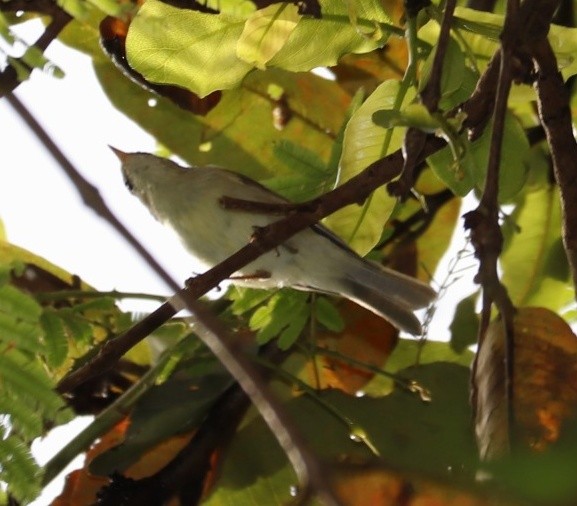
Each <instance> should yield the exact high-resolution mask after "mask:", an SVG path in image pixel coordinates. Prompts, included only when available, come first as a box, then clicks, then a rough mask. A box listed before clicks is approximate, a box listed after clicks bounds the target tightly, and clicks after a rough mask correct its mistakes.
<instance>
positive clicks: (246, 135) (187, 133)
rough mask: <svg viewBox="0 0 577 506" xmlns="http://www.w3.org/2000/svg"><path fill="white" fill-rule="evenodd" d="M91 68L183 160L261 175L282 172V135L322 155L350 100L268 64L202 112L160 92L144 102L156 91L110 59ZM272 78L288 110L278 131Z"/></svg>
mask: <svg viewBox="0 0 577 506" xmlns="http://www.w3.org/2000/svg"><path fill="white" fill-rule="evenodd" d="M96 72H97V75H98V78H99V80H100V82H101V84H102V86H103V88H104V91H105V92H106V94H107V95H108V97H109V99H110V100H111V102H112V103H113V104H114V105H115V106H116V107H117V108H118V109H119V110H120V111H122V112H123V113H124V114H126V115H127V116H128V117H130V118H131V119H133V120H134V121H136V122H137V123H138V124H139V125H140V126H141V127H142V128H144V129H145V130H146V131H148V132H149V133H150V134H151V135H153V136H154V137H155V138H156V139H157V140H158V141H159V142H160V143H162V144H163V145H164V146H166V147H167V148H168V149H169V150H171V151H172V152H174V153H175V154H177V155H179V156H180V157H182V158H183V159H184V160H186V161H187V162H189V163H191V164H194V165H210V164H213V165H220V166H222V167H226V168H229V169H231V170H236V171H238V172H242V173H243V174H245V175H247V176H250V177H252V178H254V179H259V180H263V179H267V178H270V177H271V176H272V175H275V176H276V175H281V174H286V173H287V171H288V169H287V166H286V164H285V163H284V161H283V160H282V159H281V158H279V157H278V156H277V153H276V144H277V143H279V142H281V140H282V142H291V143H293V144H295V145H298V146H299V147H301V148H303V149H306V150H308V151H310V152H311V153H314V154H315V155H316V156H317V157H318V158H319V159H321V160H325V161H326V160H328V158H329V156H330V152H331V149H332V144H333V138H334V136H335V135H336V132H338V130H339V128H340V127H341V123H342V121H343V118H344V114H345V111H346V109H347V107H348V104H349V101H350V98H349V97H348V96H347V95H346V94H345V93H344V92H343V91H342V90H341V89H340V88H339V86H338V85H337V84H336V83H334V82H331V81H326V80H324V79H322V78H320V77H317V76H315V75H313V74H310V73H309V74H289V73H286V72H283V71H279V70H268V71H266V72H254V73H252V74H251V75H250V76H249V77H248V78H247V79H246V80H245V82H244V83H243V86H242V88H240V89H238V90H231V91H228V92H225V93H223V98H222V100H221V102H220V103H219V104H218V106H216V107H215V108H214V109H213V110H212V111H211V112H210V113H208V114H207V115H206V116H205V117H203V118H200V117H198V116H194V115H192V114H190V113H189V112H186V111H184V110H182V109H180V108H179V107H177V106H175V105H173V104H172V103H170V102H169V101H168V100H167V99H164V98H158V102H157V104H156V106H155V107H149V106H148V105H147V103H148V101H149V99H150V98H152V97H154V95H151V93H149V92H147V91H145V90H143V89H141V88H139V87H138V86H137V85H135V84H134V83H132V82H131V81H129V80H128V79H126V77H125V76H123V75H122V74H121V73H120V72H119V71H118V70H117V69H116V68H115V67H114V66H112V64H110V63H97V64H96ZM271 85H276V86H280V87H281V88H282V89H283V90H284V93H285V96H286V100H287V102H288V106H289V107H290V108H291V111H292V118H291V119H290V120H289V122H288V123H287V125H286V126H285V128H284V130H282V131H278V130H277V129H276V128H275V126H274V124H273V120H272V110H273V107H274V104H273V100H272V99H271V98H270V97H269V95H268V91H267V90H268V89H269V87H270V86H271ZM325 163H326V162H325Z"/></svg>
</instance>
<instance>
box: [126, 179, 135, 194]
mask: <svg viewBox="0 0 577 506" xmlns="http://www.w3.org/2000/svg"><path fill="white" fill-rule="evenodd" d="M124 184H125V185H126V188H128V191H129V192H133V191H134V185H133V184H132V181H131V180H130V178H129V177H128V176H126V175H125V176H124Z"/></svg>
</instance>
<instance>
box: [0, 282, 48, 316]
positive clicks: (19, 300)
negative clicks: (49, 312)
mask: <svg viewBox="0 0 577 506" xmlns="http://www.w3.org/2000/svg"><path fill="white" fill-rule="evenodd" d="M0 311H2V312H4V313H8V314H9V315H10V316H11V317H12V318H13V319H14V320H23V321H25V322H29V323H35V322H37V321H38V318H39V317H40V314H41V313H42V308H41V307H40V305H39V304H38V303H37V302H36V301H35V300H34V299H33V298H32V297H30V296H29V295H26V294H25V293H24V292H22V291H20V290H18V289H17V288H15V287H14V286H11V285H4V286H2V287H0Z"/></svg>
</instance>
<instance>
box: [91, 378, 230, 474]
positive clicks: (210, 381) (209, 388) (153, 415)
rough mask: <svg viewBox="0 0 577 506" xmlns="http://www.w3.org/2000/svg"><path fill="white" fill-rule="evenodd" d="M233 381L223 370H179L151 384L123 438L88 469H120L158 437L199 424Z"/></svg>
mask: <svg viewBox="0 0 577 506" xmlns="http://www.w3.org/2000/svg"><path fill="white" fill-rule="evenodd" d="M232 382H233V380H232V379H231V377H230V375H229V374H227V373H226V372H224V373H223V372H222V371H221V372H219V373H214V372H212V374H210V373H207V374H204V375H202V376H200V377H198V376H197V377H192V378H191V377H187V376H186V375H184V374H183V373H181V374H179V375H177V376H173V377H172V378H171V379H169V380H168V381H166V382H165V383H163V384H161V385H157V386H153V387H152V388H151V389H150V390H149V391H148V392H146V393H145V394H144V395H143V396H142V398H141V399H140V400H139V401H138V403H137V404H136V406H135V408H134V410H133V412H132V415H131V417H130V426H129V428H128V430H127V432H126V436H125V438H124V441H123V442H122V443H121V444H120V445H118V446H115V447H113V448H111V449H110V450H108V451H106V452H104V453H103V454H100V455H99V456H97V457H96V458H94V459H93V460H92V462H91V464H90V472H91V473H94V474H96V475H101V476H106V475H109V474H110V473H112V472H114V471H123V470H125V469H126V468H127V467H129V466H130V465H132V464H133V463H134V462H135V461H137V460H138V459H139V458H140V457H141V456H142V455H143V453H145V452H146V451H148V450H150V449H151V448H153V447H154V446H156V445H158V444H159V443H160V442H161V441H163V440H166V439H167V438H169V437H171V436H174V435H175V434H180V433H182V432H185V431H188V430H192V429H193V428H195V427H197V426H199V425H200V423H201V422H202V420H203V419H204V418H205V417H206V414H207V411H208V410H209V409H210V407H211V406H212V405H213V403H214V401H215V400H216V399H217V398H218V397H219V396H220V395H222V393H223V392H224V391H225V390H226V389H227V388H228V387H230V385H231V384H232Z"/></svg>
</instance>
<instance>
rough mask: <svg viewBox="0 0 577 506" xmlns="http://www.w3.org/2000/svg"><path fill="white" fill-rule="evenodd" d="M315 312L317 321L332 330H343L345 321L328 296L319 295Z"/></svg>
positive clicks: (316, 299)
mask: <svg viewBox="0 0 577 506" xmlns="http://www.w3.org/2000/svg"><path fill="white" fill-rule="evenodd" d="M314 314H315V318H316V319H317V321H318V322H319V323H320V324H321V325H323V326H324V327H326V328H327V329H328V330H330V331H332V332H342V331H343V329H344V327H345V322H344V320H343V318H342V316H341V314H340V313H339V310H338V309H337V308H336V307H335V305H334V304H333V303H332V302H331V301H330V300H329V299H328V298H327V297H324V296H322V295H319V296H318V297H316V298H315V308H314Z"/></svg>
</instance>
